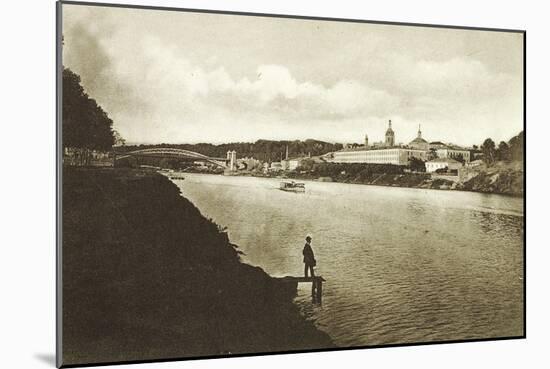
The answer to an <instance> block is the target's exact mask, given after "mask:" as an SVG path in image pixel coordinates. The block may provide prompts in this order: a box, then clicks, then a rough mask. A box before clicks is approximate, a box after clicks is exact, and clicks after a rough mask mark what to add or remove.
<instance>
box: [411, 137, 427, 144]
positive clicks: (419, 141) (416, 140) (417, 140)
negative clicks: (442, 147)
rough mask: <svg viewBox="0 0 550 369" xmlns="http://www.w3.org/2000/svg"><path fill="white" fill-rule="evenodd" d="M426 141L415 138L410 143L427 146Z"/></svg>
mask: <svg viewBox="0 0 550 369" xmlns="http://www.w3.org/2000/svg"><path fill="white" fill-rule="evenodd" d="M427 143H428V141H426V140H425V139H423V138H422V137H417V138H415V139H414V140H412V141H411V144H427Z"/></svg>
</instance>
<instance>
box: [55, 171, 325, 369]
mask: <svg viewBox="0 0 550 369" xmlns="http://www.w3.org/2000/svg"><path fill="white" fill-rule="evenodd" d="M62 267H63V363H64V364H65V365H71V364H84V363H101V362H116V361H127V360H153V359H162V358H164V359H165V358H183V357H197V356H217V355H229V354H240V353H266V352H280V351H289V350H307V349H319V348H330V347H334V344H333V342H332V341H331V339H330V337H329V336H328V335H326V334H325V333H323V332H321V331H319V330H317V329H316V328H315V326H314V325H313V324H312V323H311V322H309V321H306V320H305V319H304V318H303V317H302V316H301V315H300V313H299V311H298V308H297V307H296V306H295V305H294V304H293V302H292V300H293V297H294V296H295V293H296V290H295V287H294V286H291V285H287V284H283V283H282V282H281V281H279V280H277V279H274V278H271V277H270V276H269V275H267V274H266V273H265V272H264V271H263V270H262V269H261V268H258V267H253V266H250V265H247V264H244V263H242V262H241V261H240V260H239V251H238V248H237V247H236V246H235V245H232V244H231V242H230V240H229V239H228V237H227V234H226V233H224V232H223V230H222V229H220V227H219V226H218V225H216V224H214V223H213V222H212V221H210V220H208V219H206V218H205V217H203V216H202V215H201V213H200V211H199V210H198V209H197V208H196V207H195V206H194V205H193V204H192V203H191V202H190V201H188V200H187V199H185V198H183V197H182V196H181V195H180V192H179V189H178V188H177V186H175V185H174V184H173V183H172V182H170V181H169V180H168V179H167V178H165V177H163V176H161V175H159V174H156V173H153V172H150V171H140V170H130V169H84V168H64V171H63V265H62Z"/></svg>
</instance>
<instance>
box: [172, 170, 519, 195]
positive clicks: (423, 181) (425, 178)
mask: <svg viewBox="0 0 550 369" xmlns="http://www.w3.org/2000/svg"><path fill="white" fill-rule="evenodd" d="M181 172H182V173H193V174H209V175H222V174H221V173H213V172H207V171H185V170H182V171H181ZM495 174H496V175H497V176H503V177H505V178H502V182H504V185H502V186H501V187H499V184H498V183H497V184H496V185H495V183H494V182H493V183H491V182H490V181H492V178H483V179H487V181H483V180H482V181H480V182H481V183H477V184H476V183H468V182H466V183H458V182H454V181H450V180H447V179H441V178H436V179H432V178H431V177H430V175H429V174H425V173H424V174H420V173H416V174H412V173H407V174H385V175H383V177H382V179H383V180H382V181H377V182H376V183H373V181H357V180H349V179H341V178H338V177H336V178H332V177H324V176H318V177H315V176H311V175H309V174H305V175H304V174H301V173H298V172H284V173H283V174H281V173H277V174H275V173H268V174H266V173H261V172H245V171H242V172H236V173H234V174H232V175H234V176H242V177H256V178H272V179H280V180H299V181H313V182H324V183H346V184H355V185H368V186H380V187H402V188H414V189H422V190H439V191H442V190H443V191H462V192H476V193H483V194H487V195H503V196H510V197H522V196H523V191H524V189H523V180H524V179H523V172H521V175H519V174H517V173H514V175H515V176H516V177H517V178H513V180H511V179H510V178H509V177H510V175H509V174H508V173H502V172H498V173H495ZM415 177H416V178H415ZM378 179H380V177H379V178H378ZM475 179H476V178H474V179H473V180H474V181H475ZM470 182H473V181H470ZM518 182H519V183H518ZM520 184H521V185H520Z"/></svg>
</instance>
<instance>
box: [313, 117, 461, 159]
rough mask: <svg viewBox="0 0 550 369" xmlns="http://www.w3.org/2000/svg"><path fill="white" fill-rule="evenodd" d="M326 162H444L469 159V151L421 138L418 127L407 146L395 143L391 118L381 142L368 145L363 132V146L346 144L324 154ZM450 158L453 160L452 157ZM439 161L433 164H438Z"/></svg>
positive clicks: (366, 136)
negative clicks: (341, 147) (338, 149)
mask: <svg viewBox="0 0 550 369" xmlns="http://www.w3.org/2000/svg"><path fill="white" fill-rule="evenodd" d="M323 158H324V159H325V160H326V161H327V162H333V163H369V164H393V165H409V163H410V160H411V159H412V158H416V159H419V160H422V161H424V162H426V161H430V159H435V158H442V159H448V160H447V161H446V162H448V163H452V165H451V166H453V165H454V162H455V161H456V162H458V163H460V164H461V165H462V162H464V163H468V162H470V150H468V149H465V148H461V147H457V146H455V145H448V144H445V143H443V142H440V141H434V142H431V143H430V142H428V141H426V140H425V139H424V138H423V137H422V131H421V129H420V126H418V134H417V137H416V138H415V139H413V140H412V141H411V142H409V144H408V145H396V144H395V132H394V130H393V128H392V122H391V120H389V121H388V128H387V130H386V134H385V140H384V142H378V143H376V142H375V143H373V144H372V145H370V144H369V139H368V135H365V144H364V145H346V146H345V147H344V149H342V150H340V151H335V152H332V153H329V154H326V155H324V156H323ZM451 159H452V160H451ZM439 165H441V164H435V163H434V164H433V166H434V167H435V166H439Z"/></svg>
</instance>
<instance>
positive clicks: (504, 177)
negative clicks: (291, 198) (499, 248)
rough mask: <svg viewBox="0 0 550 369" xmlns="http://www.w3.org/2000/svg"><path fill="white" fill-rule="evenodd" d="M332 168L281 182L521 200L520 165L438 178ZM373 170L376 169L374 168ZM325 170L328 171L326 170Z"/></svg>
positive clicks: (397, 170)
mask: <svg viewBox="0 0 550 369" xmlns="http://www.w3.org/2000/svg"><path fill="white" fill-rule="evenodd" d="M327 165H328V166H331V167H332V168H322V167H319V168H318V170H312V171H304V172H297V171H292V172H287V173H284V175H283V177H284V178H291V179H297V180H300V179H301V180H312V181H322V182H339V183H351V184H363V185H377V186H389V187H407V188H421V189H434V190H460V191H471V192H481V193H490V194H499V195H509V196H514V197H522V196H523V194H524V172H523V167H522V164H521V163H496V164H494V165H492V166H490V167H487V166H485V165H481V166H480V167H477V168H468V169H464V175H462V176H461V175H454V176H453V175H437V174H430V173H406V172H403V170H402V169H401V168H398V167H391V168H390V169H392V170H390V172H389V173H387V172H382V171H381V172H377V171H373V170H372V167H371V168H368V167H365V166H364V165H361V164H338V165H334V164H327ZM374 168H376V167H374ZM327 169H328V170H327ZM248 175H253V176H258V177H272V178H273V177H279V176H280V175H274V174H258V173H250V174H248Z"/></svg>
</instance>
